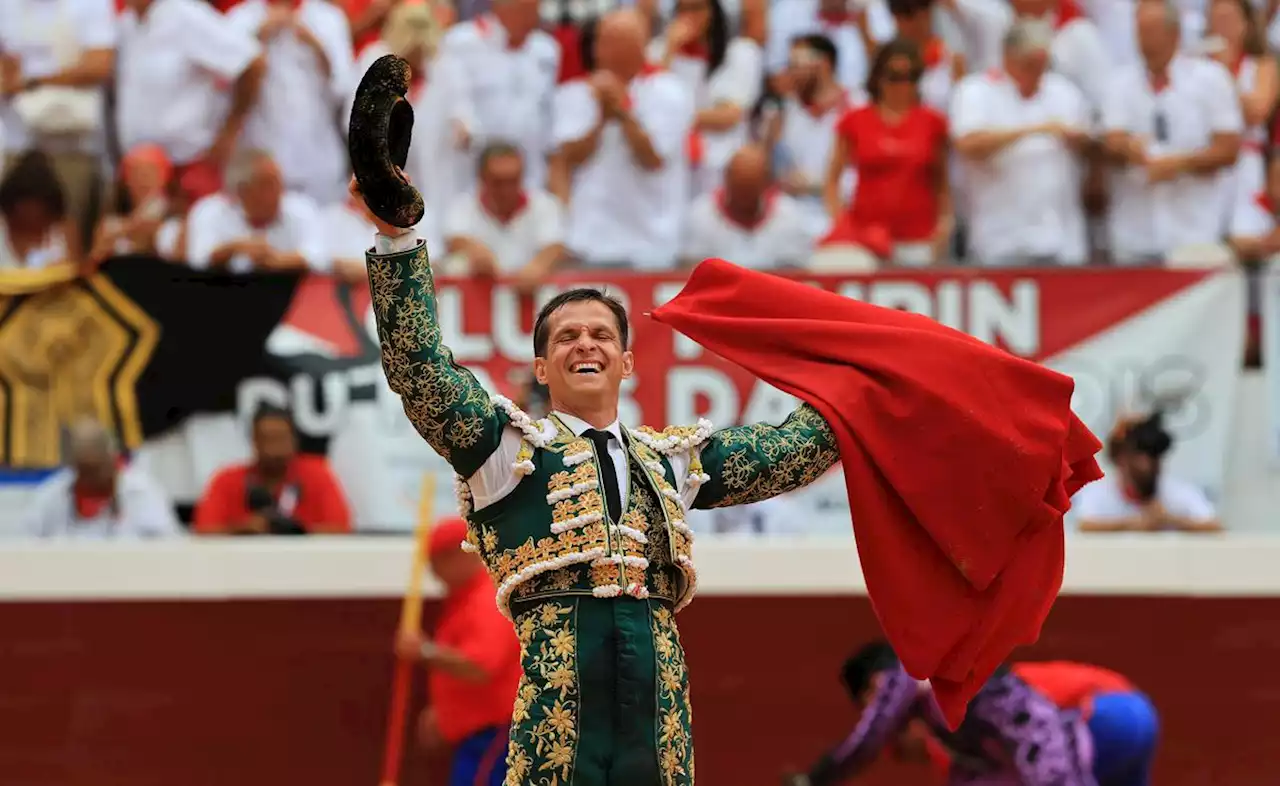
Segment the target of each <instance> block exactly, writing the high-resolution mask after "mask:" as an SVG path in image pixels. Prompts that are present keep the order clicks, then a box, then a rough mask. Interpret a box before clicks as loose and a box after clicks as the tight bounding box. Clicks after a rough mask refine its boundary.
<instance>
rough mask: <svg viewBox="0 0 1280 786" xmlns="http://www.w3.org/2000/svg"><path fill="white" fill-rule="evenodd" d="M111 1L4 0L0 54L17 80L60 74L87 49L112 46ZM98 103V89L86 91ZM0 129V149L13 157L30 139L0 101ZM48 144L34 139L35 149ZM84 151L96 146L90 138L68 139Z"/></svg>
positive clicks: (98, 140)
mask: <svg viewBox="0 0 1280 786" xmlns="http://www.w3.org/2000/svg"><path fill="white" fill-rule="evenodd" d="M115 11H116V9H115V4H114V3H113V2H112V0H4V2H0V55H7V56H9V57H13V58H15V59H17V61H18V63H19V68H20V69H21V72H22V76H23V78H26V79H31V78H38V77H46V76H52V75H54V74H57V73H59V72H61V71H65V70H66V69H68V68H70V67H71V66H73V65H75V63H76V62H77V61H78V60H79V59H80V56H81V55H82V54H83V53H84V52H85V51H86V50H90V49H112V48H114V47H115V45H116V13H115ZM92 93H93V94H94V95H95V96H97V98H98V100H99V101H101V100H102V93H103V91H102V89H101V88H95V89H92ZM0 125H4V126H5V128H6V129H7V131H6V133H5V138H4V139H3V140H2V141H3V143H4V145H5V147H3V148H2V149H4V150H6V151H8V152H10V153H17V152H21V151H23V150H26V149H28V148H30V147H33V146H35V143H36V140H35V139H33V138H32V136H31V134H30V133H29V132H28V131H27V128H26V126H25V125H24V124H23V122H22V120H21V119H20V118H19V117H18V113H17V112H16V111H15V110H14V107H13V103H12V101H0ZM49 141H50V140H47V139H44V140H40V142H41V146H42V147H46V146H47V145H46V144H45V143H47V142H49ZM72 142H73V143H74V145H75V146H76V147H77V148H78V149H80V150H81V151H84V152H90V151H93V150H95V149H96V148H97V146H98V145H100V144H101V143H102V139H101V138H100V136H98V135H94V136H93V137H92V138H85V139H77V140H68V143H72Z"/></svg>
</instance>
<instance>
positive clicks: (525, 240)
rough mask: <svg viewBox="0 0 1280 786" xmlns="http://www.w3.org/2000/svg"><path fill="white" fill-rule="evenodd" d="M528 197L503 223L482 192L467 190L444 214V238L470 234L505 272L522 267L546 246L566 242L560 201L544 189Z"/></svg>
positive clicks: (532, 192) (446, 240)
mask: <svg viewBox="0 0 1280 786" xmlns="http://www.w3.org/2000/svg"><path fill="white" fill-rule="evenodd" d="M527 199H528V201H527V202H526V203H525V206H524V207H523V208H521V209H520V210H519V211H518V212H517V213H516V214H515V215H514V216H512V217H511V220H510V221H507V222H506V223H503V222H502V221H500V220H498V219H497V218H495V217H494V216H493V214H491V213H490V212H489V211H488V209H486V208H485V206H484V205H483V204H482V203H481V202H480V198H479V196H477V195H476V194H475V193H471V194H468V195H467V196H465V197H463V198H461V199H459V200H458V201H457V202H455V203H454V205H453V207H451V208H449V212H448V213H447V214H446V215H445V219H444V238H445V242H446V243H447V242H448V241H450V240H454V239H457V238H464V237H465V238H470V239H472V240H475V241H478V242H480V243H482V244H484V246H485V247H486V248H488V249H489V250H490V251H492V252H493V255H494V257H495V258H496V259H497V261H498V267H499V269H500V270H501V271H502V272H504V273H514V272H516V271H518V270H520V269H521V268H523V267H524V266H525V265H526V264H528V263H529V261H530V260H532V259H533V258H534V257H535V256H537V255H538V253H539V252H541V251H542V250H543V249H544V248H547V247H548V246H552V245H558V244H561V243H563V242H564V217H563V215H562V214H563V210H562V209H561V207H560V202H559V201H558V200H557V199H556V198H555V197H553V196H551V195H550V194H548V193H547V192H546V191H543V190H541V189H539V190H535V191H531V192H529V194H528V196H527Z"/></svg>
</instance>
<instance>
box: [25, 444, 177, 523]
mask: <svg viewBox="0 0 1280 786" xmlns="http://www.w3.org/2000/svg"><path fill="white" fill-rule="evenodd" d="M67 456H68V457H69V458H70V465H69V466H67V467H65V468H63V469H60V470H58V471H57V472H55V473H54V474H53V475H51V476H50V477H49V478H48V479H47V480H45V481H44V482H43V483H41V484H40V486H39V487H38V488H37V489H36V491H35V494H34V496H33V497H32V499H31V502H30V503H29V507H28V508H27V510H26V512H25V514H24V516H23V524H22V531H23V532H25V533H26V534H27V535H30V536H32V537H38V538H83V539H93V540H104V539H109V538H154V537H165V536H169V535H179V534H182V526H181V525H180V524H179V523H178V517H177V515H176V514H175V513H174V507H173V503H172V501H170V499H169V497H168V495H166V494H165V492H164V490H163V489H162V488H161V487H160V484H158V483H157V482H156V481H155V480H153V479H152V478H151V476H150V475H148V474H147V473H146V472H145V471H144V470H143V469H142V468H141V467H139V466H138V465H136V464H130V463H128V462H126V461H125V460H124V458H123V457H121V455H120V452H119V450H118V449H117V448H116V444H115V440H114V439H113V438H112V436H111V434H110V432H108V431H107V430H106V429H105V428H103V427H102V426H101V425H100V424H99V423H97V422H95V421H92V420H82V421H78V422H77V423H75V424H74V425H73V426H72V427H71V429H70V430H69V433H68V444H67Z"/></svg>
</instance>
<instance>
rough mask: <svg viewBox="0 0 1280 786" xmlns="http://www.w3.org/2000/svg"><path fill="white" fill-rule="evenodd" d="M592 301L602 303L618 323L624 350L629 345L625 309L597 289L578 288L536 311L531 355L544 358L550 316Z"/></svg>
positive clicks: (568, 291) (552, 299) (618, 302)
mask: <svg viewBox="0 0 1280 786" xmlns="http://www.w3.org/2000/svg"><path fill="white" fill-rule="evenodd" d="M589 301H594V302H596V303H604V304H605V305H606V306H608V307H609V310H610V311H612V312H613V318H614V320H616V321H617V323H618V339H619V341H621V342H622V348H623V349H626V348H627V347H628V346H629V343H630V328H629V327H628V324H627V309H626V307H624V306H623V305H622V303H621V302H620V301H619V300H618V299H617V298H615V297H613V296H611V295H608V294H605V293H604V292H601V291H600V290H598V289H588V288H585V287H580V288H578V289H568V290H565V291H564V292H561V293H560V294H558V295H556V296H555V297H553V298H551V299H550V300H548V301H547V303H546V305H544V306H543V307H542V308H541V309H540V310H539V311H538V318H537V319H535V320H534V321H533V354H534V357H546V355H547V344H548V343H549V342H550V341H551V326H550V325H549V324H547V323H548V321H549V320H550V318H551V315H552V314H554V313H555V312H556V311H558V310H560V308H562V307H563V306H567V305H569V304H570V303H583V302H589Z"/></svg>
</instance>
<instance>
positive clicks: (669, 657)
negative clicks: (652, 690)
mask: <svg viewBox="0 0 1280 786" xmlns="http://www.w3.org/2000/svg"><path fill="white" fill-rule="evenodd" d="M653 651H654V656H655V660H656V661H657V663H656V666H657V676H658V696H657V698H658V717H657V728H656V729H655V734H656V737H657V747H658V768H659V771H660V772H661V774H662V784H661V786H690V784H692V783H693V773H694V769H693V735H692V731H691V729H692V728H693V711H692V708H691V707H690V706H689V673H688V670H687V669H686V668H685V661H684V649H683V648H682V647H681V646H680V633H679V632H678V631H677V629H676V622H675V615H674V614H673V613H672V612H671V610H670V609H668V608H666V607H665V606H658V607H657V608H654V609H653Z"/></svg>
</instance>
